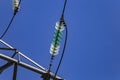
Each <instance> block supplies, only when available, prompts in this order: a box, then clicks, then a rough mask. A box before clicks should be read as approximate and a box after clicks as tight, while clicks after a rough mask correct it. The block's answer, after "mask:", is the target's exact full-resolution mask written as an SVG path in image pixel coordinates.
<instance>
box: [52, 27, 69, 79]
mask: <svg viewBox="0 0 120 80" xmlns="http://www.w3.org/2000/svg"><path fill="white" fill-rule="evenodd" d="M65 32H66V33H65V34H66V35H65V42H64V46H63V51H62V55H61V58H60V61H59V64H58V66H57V69H56V71H55V76H54V78H53V80H55V78H56V75H57V73H58V71H59V68H60V65H61V63H62V60H63V57H64V54H65V49H66V45H67V38H68V29H67V26H65Z"/></svg>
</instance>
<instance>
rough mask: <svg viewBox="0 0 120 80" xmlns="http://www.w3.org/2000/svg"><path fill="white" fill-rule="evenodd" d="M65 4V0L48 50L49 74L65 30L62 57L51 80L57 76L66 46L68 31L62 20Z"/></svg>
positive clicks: (54, 79)
mask: <svg viewBox="0 0 120 80" xmlns="http://www.w3.org/2000/svg"><path fill="white" fill-rule="evenodd" d="M66 4H67V0H65V2H64V6H63V10H62V14H61V18H60V21H59V22H57V23H56V26H55V28H56V30H55V32H54V33H55V34H54V38H53V41H52V44H51V48H50V53H51V54H52V55H51V60H50V64H49V70H48V73H49V72H50V69H51V66H52V62H53V59H54V57H55V55H57V54H58V52H59V48H60V41H61V38H62V33H63V30H64V28H65V41H64V46H63V50H62V55H61V57H60V61H59V63H58V66H57V69H56V71H55V76H54V78H53V80H56V75H57V73H58V71H59V68H60V65H61V63H62V60H63V57H64V54H65V49H66V44H67V37H68V29H67V25H66V23H65V20H64V12H65V8H66ZM48 77H49V76H48Z"/></svg>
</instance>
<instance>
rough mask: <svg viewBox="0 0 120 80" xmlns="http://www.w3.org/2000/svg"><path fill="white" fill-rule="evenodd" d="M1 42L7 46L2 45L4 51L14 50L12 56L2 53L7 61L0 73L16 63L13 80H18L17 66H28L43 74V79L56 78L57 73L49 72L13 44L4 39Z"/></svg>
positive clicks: (0, 54)
mask: <svg viewBox="0 0 120 80" xmlns="http://www.w3.org/2000/svg"><path fill="white" fill-rule="evenodd" d="M0 44H2V45H4V46H5V47H2V46H1V47H0V50H4V51H6V50H7V51H13V54H12V56H7V55H5V54H2V53H0V58H1V59H3V60H5V61H7V63H6V64H4V65H2V66H0V73H2V72H3V71H4V70H6V69H7V68H9V67H10V66H12V65H14V71H13V80H16V76H17V67H18V66H21V67H23V68H26V69H28V70H31V71H33V72H35V73H38V74H41V75H42V78H43V80H50V78H54V77H55V74H54V73H52V72H50V73H49V74H48V70H47V69H46V68H44V67H42V66H41V65H39V64H38V63H36V62H35V61H33V60H32V59H30V58H29V57H27V56H26V55H24V54H23V53H21V52H20V51H18V50H17V49H16V48H14V47H12V46H11V45H9V44H8V43H6V42H5V41H3V40H2V39H0ZM16 55H17V56H18V59H16V58H15V56H16ZM21 57H24V58H25V59H26V60H28V61H30V62H31V63H33V64H34V65H35V66H32V65H29V64H27V63H25V62H23V61H21V60H20V58H21ZM46 75H49V79H46V77H44V76H46ZM55 80H64V79H63V78H61V77H59V76H56V78H55Z"/></svg>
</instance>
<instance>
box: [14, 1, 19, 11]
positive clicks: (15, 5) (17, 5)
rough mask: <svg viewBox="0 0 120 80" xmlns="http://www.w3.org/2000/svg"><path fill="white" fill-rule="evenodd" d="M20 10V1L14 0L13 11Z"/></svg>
mask: <svg viewBox="0 0 120 80" xmlns="http://www.w3.org/2000/svg"><path fill="white" fill-rule="evenodd" d="M18 9H19V0H13V10H14V12H17V11H18Z"/></svg>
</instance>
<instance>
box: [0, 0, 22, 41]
mask: <svg viewBox="0 0 120 80" xmlns="http://www.w3.org/2000/svg"><path fill="white" fill-rule="evenodd" d="M20 4H21V0H20V1H18V0H14V2H13V6H14V13H13V16H12V18H11V20H10V22H9V24H8V25H7V28H6V29H5V31H4V32H3V34H2V35H1V36H0V39H2V38H3V37H4V36H5V34H6V33H7V32H8V30H9V28H10V26H11V24H12V22H13V20H14V18H15V16H16V14H17V12H18V9H19V7H20Z"/></svg>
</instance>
